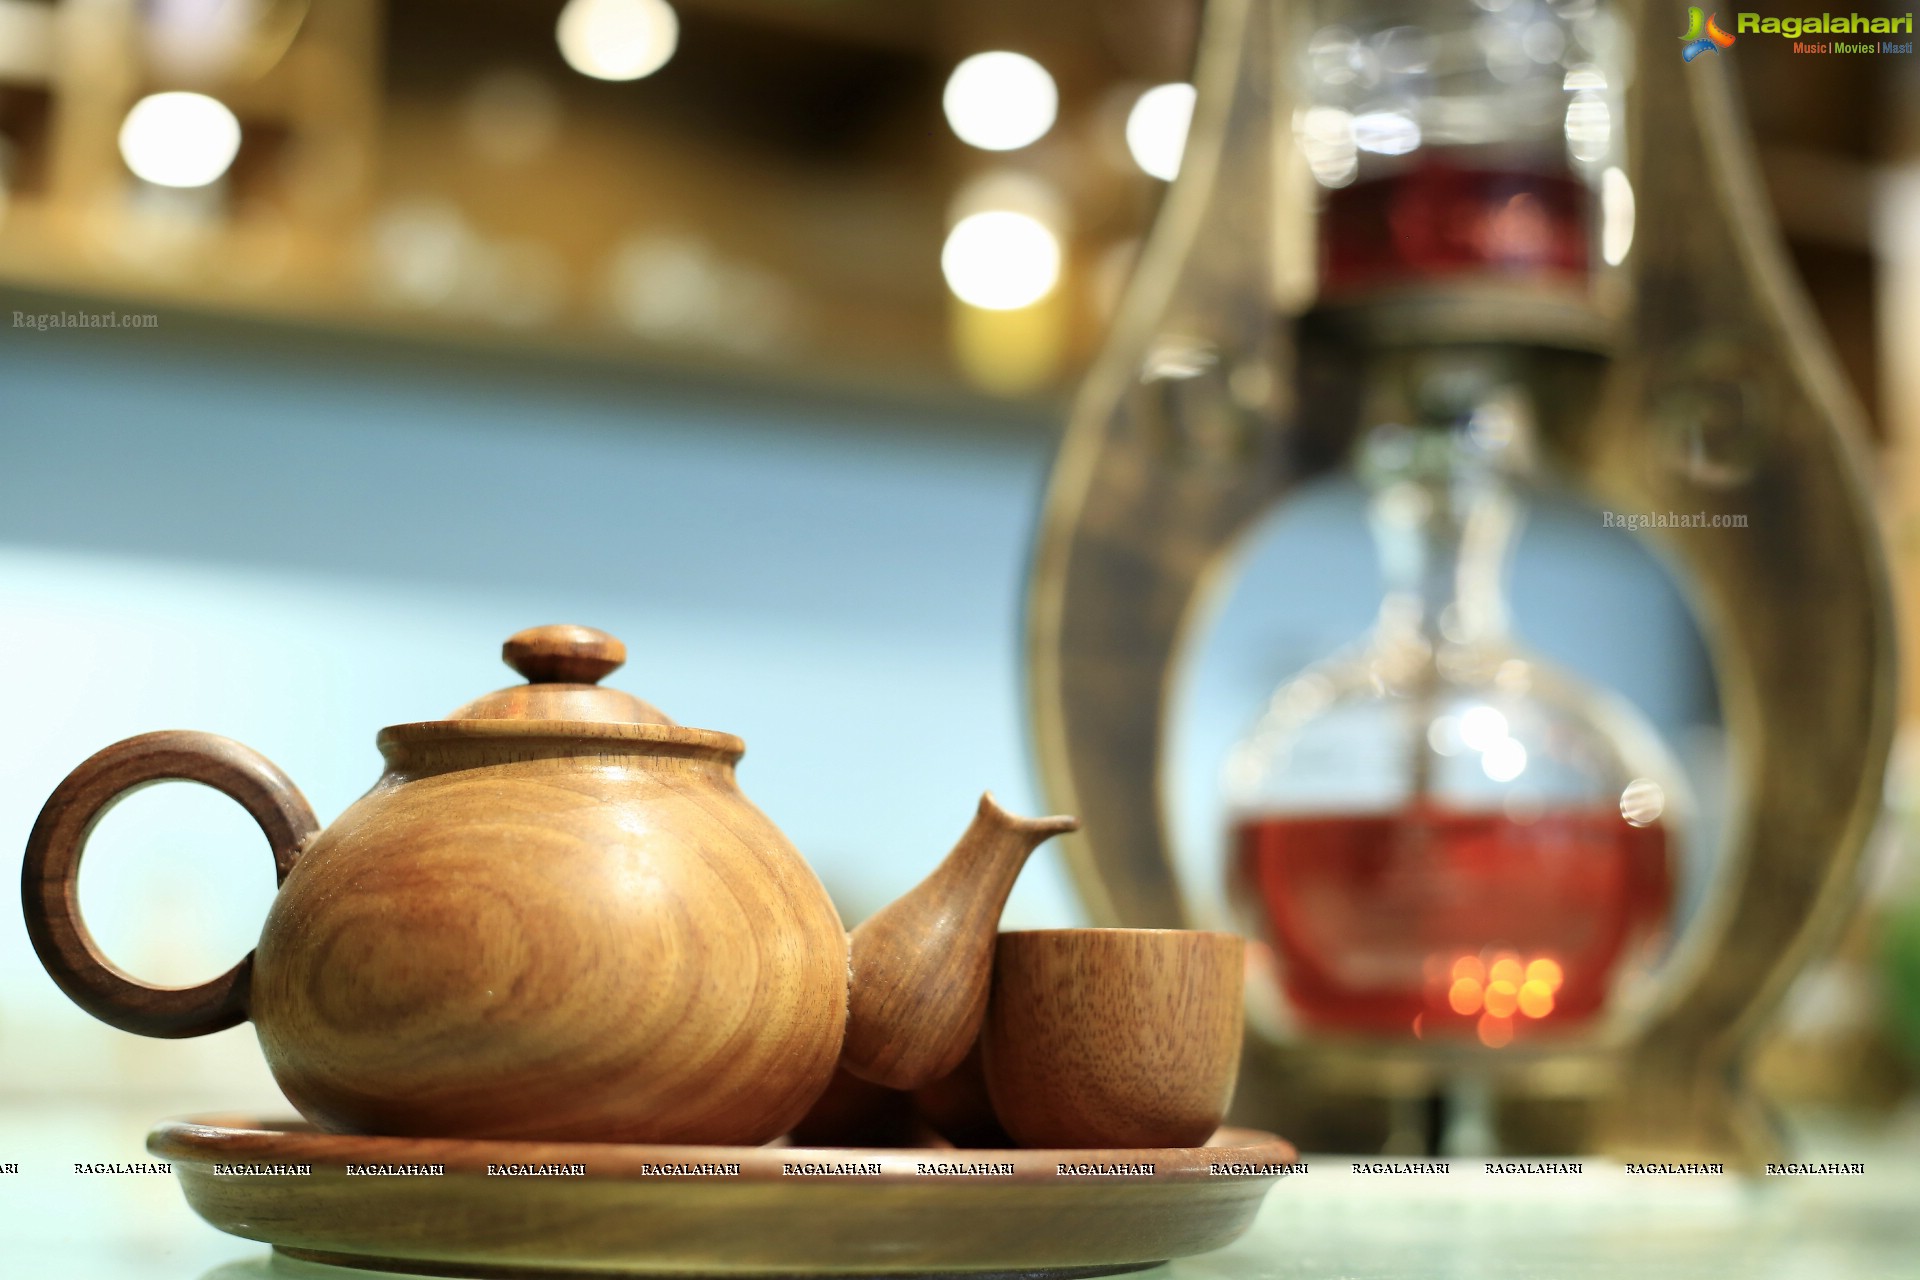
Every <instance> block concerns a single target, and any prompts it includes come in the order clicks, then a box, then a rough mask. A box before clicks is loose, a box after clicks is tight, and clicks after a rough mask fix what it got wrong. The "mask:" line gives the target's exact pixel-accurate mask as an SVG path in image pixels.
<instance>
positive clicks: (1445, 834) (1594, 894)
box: [1235, 805, 1672, 1044]
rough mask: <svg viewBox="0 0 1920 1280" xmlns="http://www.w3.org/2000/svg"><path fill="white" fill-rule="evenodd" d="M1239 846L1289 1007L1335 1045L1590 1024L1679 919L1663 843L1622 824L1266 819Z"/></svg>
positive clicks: (1441, 815) (1610, 818)
mask: <svg viewBox="0 0 1920 1280" xmlns="http://www.w3.org/2000/svg"><path fill="white" fill-rule="evenodd" d="M1235 839H1236V844H1237V847H1238V865H1239V873H1240V875H1241V876H1242V877H1243V878H1244V881H1243V883H1244V887H1245V888H1246V890H1248V891H1249V893H1250V896H1251V898H1252V900H1253V901H1254V903H1255V904H1257V907H1258V910H1259V914H1260V916H1261V923H1262V924H1263V925H1264V928H1265V931H1266V933H1267V936H1268V938H1269V940H1270V941H1271V942H1272V943H1273V945H1274V947H1275V949H1276V951H1277V952H1278V955H1279V958H1280V961H1281V966H1282V970H1283V974H1282V976H1283V981H1284V985H1285V989H1286V993H1287V995H1288V997H1289V999H1290V1000H1291V1002H1292V1004H1293V1006H1294V1008H1295V1009H1296V1010H1297V1011H1298V1013H1299V1015H1300V1017H1301V1018H1302V1020H1303V1021H1305V1022H1306V1023H1308V1024H1309V1025H1312V1026H1315V1027H1318V1028H1323V1029H1327V1030H1338V1031H1353V1032H1367V1033H1381V1032H1386V1033H1392V1034H1396V1035H1399V1034H1407V1033H1409V1032H1411V1033H1413V1034H1419V1035H1422V1036H1429V1035H1434V1034H1436V1033H1438V1034H1465V1035H1473V1034H1476V1033H1478V1034H1479V1036H1480V1038H1481V1039H1482V1040H1483V1041H1485V1042H1487V1043H1489V1044H1495V1043H1505V1042H1506V1040H1507V1039H1509V1038H1511V1037H1512V1035H1513V1034H1514V1033H1515V1032H1516V1031H1525V1030H1529V1029H1531V1028H1542V1029H1544V1028H1547V1027H1555V1028H1564V1027H1571V1026H1574V1025H1577V1024H1579V1023H1581V1022H1584V1021H1586V1020H1587V1019H1589V1018H1591V1017H1592V1016H1593V1015H1594V1014H1595V1013H1596V1012H1597V1011H1598V1010H1599V1009H1600V1008H1601V1006H1602V1004H1603V1003H1604V1002H1605V1000H1606V997H1607V993H1608V991H1609V990H1610V988H1611V985H1612V981H1613V978H1614V976H1615V971H1616V969H1617V968H1618V966H1619V964H1620V962H1621V960H1622V959H1623V958H1624V957H1625V956H1626V955H1627V954H1628V953H1629V952H1630V951H1631V950H1632V949H1633V948H1634V947H1636V946H1637V945H1639V944H1641V943H1643V942H1645V941H1646V940H1648V939H1649V938H1650V937H1651V936H1652V935H1654V934H1655V933H1656V932H1657V931H1658V930H1659V929H1660V927H1661V926H1662V925H1663V924H1664V923H1665V921H1666V918H1667V914H1668V911H1669V910H1670V908H1671V904H1672V887H1671V884H1670V882H1669V878H1668V873H1667V833H1666V831H1665V830H1664V829H1663V828H1662V827H1661V826H1660V825H1658V824H1657V823H1656V824H1654V825H1651V826H1645V827H1636V826H1633V825H1631V824H1629V823H1628V822H1626V821H1625V820H1624V819H1623V818H1622V817H1621V816H1620V814H1619V812H1618V811H1617V810H1613V809H1600V808H1591V809H1589V808H1578V809H1562V810H1558V811H1554V810H1549V811H1546V812H1544V813H1542V814H1540V815H1538V816H1537V817H1532V818H1531V820H1529V821H1521V820H1516V819H1515V818H1513V817H1510V816H1508V815H1507V814H1506V813H1505V812H1502V811H1499V810H1491V811H1479V810H1458V809H1450V808H1445V807H1441V806H1436V805H1419V806H1414V807H1412V808H1409V809H1407V810H1404V811H1401V812H1395V813H1359V814H1303V815H1285V816H1269V817H1255V818H1251V819H1247V820H1243V821H1242V822H1240V823H1239V824H1238V825H1237V827H1236V830H1235ZM1416 1019H1417V1020H1418V1021H1416Z"/></svg>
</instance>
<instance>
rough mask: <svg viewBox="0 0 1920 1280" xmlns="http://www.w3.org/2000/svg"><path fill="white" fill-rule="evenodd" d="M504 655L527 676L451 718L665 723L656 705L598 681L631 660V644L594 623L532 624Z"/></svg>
mask: <svg viewBox="0 0 1920 1280" xmlns="http://www.w3.org/2000/svg"><path fill="white" fill-rule="evenodd" d="M500 657H501V658H502V659H503V660H504V661H505V662H506V664H507V665H508V666H510V667H512V668H513V669H514V670H515V671H518V672H519V673H520V674H521V675H523V676H525V677H526V678H527V683H525V684H516V685H509V686H507V687H506V688H504V689H496V690H494V691H493V692H492V693H489V694H485V695H483V696H481V697H478V698H475V699H474V700H473V701H472V702H469V703H467V704H466V705H465V706H463V707H460V708H458V709H457V710H455V711H454V712H453V714H452V715H450V716H449V717H447V718H448V719H450V720H571V721H574V722H576V723H578V722H586V723H590V724H662V725H671V724H673V723H674V722H673V720H672V719H670V718H669V717H668V716H667V715H666V714H665V713H664V712H662V711H661V710H660V709H659V708H658V707H656V706H654V705H653V704H652V703H650V702H643V701H641V700H640V699H639V698H636V697H634V696H633V695H632V694H630V693H627V692H626V691H625V690H622V689H602V688H601V687H600V685H599V681H600V680H601V679H602V678H603V677H605V676H607V675H609V674H611V673H612V672H613V671H615V670H616V669H618V668H619V666H620V665H621V664H622V663H624V662H625V661H626V660H627V646H625V645H624V644H621V643H620V641H619V640H617V639H615V638H614V637H613V636H610V635H608V634H607V633H606V632H604V631H596V630H594V629H593V628H592V627H576V626H567V625H559V626H550V627H529V628H528V629H527V630H525V631H521V632H518V633H516V634H515V635H512V636H510V637H508V639H507V642H506V643H505V644H503V645H501V646H500Z"/></svg>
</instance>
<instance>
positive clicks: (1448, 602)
mask: <svg viewBox="0 0 1920 1280" xmlns="http://www.w3.org/2000/svg"><path fill="white" fill-rule="evenodd" d="M1528 373H1529V370H1528V357H1527V356H1526V355H1525V354H1524V353H1523V352H1516V351H1510V350H1502V349H1496V348H1480V347H1447V346H1437V347H1425V348H1422V347H1411V348H1399V349H1389V350H1386V351H1383V352H1381V353H1380V354H1378V355H1376V357H1375V359H1374V363H1373V367H1372V370H1371V372H1370V374H1369V379H1368V394H1367V397H1366V410H1365V412H1366V415H1367V423H1366V424H1365V426H1364V428H1363V430H1362V433H1361V434H1360V436H1359V438H1358V442H1357V445H1356V450H1357V458H1358V466H1359V471H1360V474H1361V477H1362V479H1363V481H1364V482H1365V484H1366V485H1367V487H1368V489H1369V491H1370V495H1371V496H1370V506H1369V518H1370V521H1371V524H1372V527H1373V532H1374V536H1375V540H1376V544H1377V548H1378V554H1379V559H1380V567H1381V574H1382V578H1383V581H1384V584H1385V597H1384V599H1383V600H1382V602H1381V606H1380V613H1379V618H1378V621H1377V623H1376V624H1375V626H1374V628H1373V630H1372V632H1371V634H1369V635H1368V636H1367V637H1365V638H1364V639H1363V640H1361V641H1360V642H1359V643H1358V645H1356V646H1355V647H1353V648H1352V649H1351V650H1349V651H1347V652H1344V653H1341V654H1338V655H1336V656H1334V657H1332V658H1330V659H1328V660H1326V661H1324V662H1321V663H1319V664H1317V665H1315V666H1313V667H1312V668H1310V669H1308V670H1307V671H1305V672H1303V673H1301V674H1300V675H1298V676H1297V677H1295V678H1293V679H1291V680H1289V681H1287V682H1286V683H1285V684H1283V685H1282V686H1281V687H1280V689H1279V690H1278V691H1277V692H1276V693H1275V694H1274V695H1273V698H1272V701H1271V703H1270V705H1269V707H1268V708H1267V710H1266V712H1265V714H1264V716H1262V717H1261V718H1260V720H1259V722H1258V723H1257V725H1256V726H1255V728H1254V729H1253V730H1252V732H1251V733H1250V734H1249V735H1248V736H1247V737H1246V738H1245V740H1244V741H1242V742H1241V743H1240V744H1239V745H1238V746H1237V747H1236V748H1235V750H1234V751H1233V753H1232V756H1231V758H1230V761H1229V764H1228V767H1227V771H1226V789H1227V804H1228V812H1229V823H1230V842H1231V847H1232V851H1233V852H1232V868H1233V869H1232V873H1231V879H1232V886H1231V887H1232V891H1233V893H1234V896H1235V899H1236V901H1237V903H1238V904H1239V907H1240V910H1241V912H1242V914H1243V916H1244V920H1243V923H1244V925H1245V928H1246V931H1247V932H1248V934H1249V935H1250V936H1253V937H1257V938H1263V939H1265V940H1267V941H1268V942H1269V943H1270V944H1271V946H1272V951H1273V955H1274V958H1275V962H1276V964H1277V967H1278V975H1277V976H1278V978H1279V980H1280V985H1281V988H1282V990H1283V991H1284V993H1285V996H1286V1000H1287V1004H1288V1006H1289V1008H1290V1009H1291V1011H1292V1013H1293V1015H1294V1016H1295V1017H1296V1018H1297V1019H1298V1022H1299V1024H1300V1026H1301V1029H1302V1030H1306V1031H1310V1032H1313V1033H1316V1034H1328V1033H1331V1034H1335V1035H1358V1036H1366V1037H1394V1038H1403V1037H1419V1038H1422V1039H1428V1040H1432V1039H1448V1038H1452V1039H1456V1040H1458V1039H1465V1040H1466V1041H1468V1042H1469V1043H1471V1042H1472V1041H1474V1040H1476V1039H1477V1040H1478V1042H1479V1043H1480V1044H1482V1045H1485V1046H1487V1047H1489V1048H1500V1047H1504V1046H1506V1045H1507V1044H1509V1043H1512V1042H1514V1041H1516V1040H1521V1039H1525V1038H1532V1037H1537V1036H1540V1035H1543V1034H1549V1033H1553V1032H1556V1031H1564V1030H1573V1029H1576V1028H1585V1027H1587V1026H1589V1025H1590V1024H1591V1023H1592V1022H1593V1021H1594V1020H1595V1019H1596V1017H1597V1016H1598V1015H1601V1014H1602V1013H1603V1012H1605V1011H1607V1010H1608V1009H1609V1008H1610V1006H1611V1005H1612V1004H1613V1003H1614V1002H1615V1001H1614V997H1615V995H1616V993H1617V992H1618V991H1619V990H1620V989H1621V986H1622V984H1623V983H1625V982H1628V981H1629V980H1630V979H1631V978H1632V977H1633V976H1634V975H1635V974H1637V973H1640V972H1643V971H1644V970H1645V969H1646V968H1647V967H1648V965H1649V962H1650V961H1651V960H1652V959H1653V958H1655V957H1656V956H1657V955H1658V953H1659V950H1660V946H1661V943H1662V940H1663V939H1664V936H1665V931H1666V928H1667V925H1668V923H1669V919H1670V914H1671V910H1672V903H1673V881H1674V876H1673V871H1672V868H1673V866H1674V865H1676V859H1677V855H1678V843H1679V839H1680V831H1679V825H1680V814H1681V811H1682V810H1683V809H1684V803H1683V801H1682V797H1681V792H1680V786H1681V784H1680V781H1679V775H1678V773H1677V770H1676V769H1675V767H1674V765H1673V763H1672V761H1671V759H1670V757H1669V755H1668V753H1667V752H1666V750H1665V749H1664V747H1663V746H1662V745H1661V743H1660V741H1659V739H1658V737H1657V735H1656V734H1655V732H1654V730H1653V729H1652V728H1651V727H1650V726H1649V725H1648V724H1647V723H1646V722H1645V720H1644V719H1643V718H1642V717H1641V716H1640V715H1639V714H1638V713H1637V712H1635V711H1634V710H1633V709H1632V708H1631V707H1630V706H1628V705H1627V704H1626V703H1625V702H1623V701H1622V700H1620V699H1618V698H1616V697H1613V696H1611V695H1609V694H1608V693H1606V692H1605V691H1603V690H1600V689H1597V688H1594V687H1592V686H1591V685H1589V684H1587V683H1586V682H1584V681H1582V680H1580V679H1579V678H1577V677H1575V676H1573V675H1571V674H1570V673H1567V672H1565V671H1561V670H1559V669H1557V668H1555V667H1553V666H1552V665H1550V664H1548V663H1545V662H1542V661H1541V660H1540V659H1538V658H1537V657H1534V656H1532V655H1530V654H1528V653H1527V652H1525V651H1524V650H1523V649H1521V648H1520V647H1519V646H1517V645H1516V644H1515V642H1514V640H1513V638H1512V636H1511V634H1510V632H1509V628H1508V610H1507V606H1506V601H1505V598H1504V595H1503V582H1502V575H1503V569H1504V565H1505V560H1506V556H1507V549H1508V546H1509V543H1510V541H1511V539H1512V536H1513V533H1514V530H1515V528H1516V524H1517V518H1518V513H1519V505H1520V503H1519V497H1518V493H1517V486H1518V485H1519V484H1520V483H1521V482H1523V481H1524V478H1525V476H1526V474H1527V464H1528V458H1529V455H1530V452H1531V443H1532V437H1533V421H1532V417H1533V415H1532V407H1531V397H1530V394H1529V390H1528V380H1529V379H1528Z"/></svg>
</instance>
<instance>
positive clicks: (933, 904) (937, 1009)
mask: <svg viewBox="0 0 1920 1280" xmlns="http://www.w3.org/2000/svg"><path fill="white" fill-rule="evenodd" d="M1079 826H1080V820H1079V819H1078V818H1068V817H1052V818H1021V817H1017V816H1015V815H1014V814H1011V813H1008V812H1007V811H1006V810H1005V809H1002V808H1001V807H1000V805H999V804H998V803H997V802H996V801H995V800H994V798H993V793H992V792H988V793H987V794H985V795H983V796H981V797H980V807H979V809H978V811H976V812H975V814H974V817H973V823H972V825H971V826H969V827H968V828H967V831H966V834H965V835H963V836H961V837H960V843H958V844H956V845H955V846H954V847H953V851H952V852H950V853H949V854H947V856H946V858H945V859H944V860H943V861H942V862H941V863H940V865H939V866H938V867H936V868H934V871H933V874H932V875H930V876H928V877H927V878H926V879H925V880H923V881H921V882H920V884H919V885H917V886H916V887H914V888H913V889H911V890H909V891H908V892H907V894H906V895H905V896H904V897H902V898H900V899H898V900H897V901H895V902H892V903H890V904H888V905H887V906H885V907H883V908H881V909H880V910H879V911H878V912H877V913H875V914H874V916H873V917H872V918H871V919H869V920H868V921H867V922H866V923H864V924H862V925H861V926H860V927H859V928H858V929H855V930H854V931H853V937H852V953H853V960H852V964H853V979H852V986H851V988H850V990H849V994H848V1000H847V1038H846V1042H845V1044H844V1046H843V1047H842V1049H841V1051H840V1062H841V1065H842V1066H844V1067H846V1068H847V1070H849V1071H851V1072H852V1073H853V1074H855V1075H857V1076H859V1077H861V1078H862V1079H864V1080H870V1081H872V1082H874V1083H875V1084H882V1085H886V1086H888V1087H890V1088H894V1089H917V1088H919V1087H920V1086H921V1085H923V1084H926V1083H928V1082H929V1081H933V1080H937V1079H939V1078H940V1077H941V1076H944V1075H946V1074H948V1073H949V1072H951V1071H953V1070H954V1068H956V1067H958V1066H959V1065H960V1061H961V1059H963V1058H965V1057H966V1056H967V1050H968V1049H969V1048H971V1047H972V1045H973V1041H974V1038H975V1037H976V1036H977V1035H979V1033H980V1023H981V1020H982V1019H983V1018H984V1017H985V1015H986V1011H987V988H988V985H989V983H990V980H991V979H992V976H993V947H994V939H995V937H996V935H997V934H998V932H999V928H1000V911H1001V909H1002V908H1003V907H1005V906H1006V904H1007V895H1008V894H1009V893H1011V892H1012V891H1013V882H1014V881H1015V880H1016V879H1017V878H1019V875H1020V870H1021V868H1022V867H1024V866H1026V864H1027V858H1028V857H1029V856H1030V855H1031V854H1032V853H1033V851H1034V850H1035V849H1037V848H1039V847H1040V846H1041V845H1042V844H1043V843H1045V842H1046V841H1047V840H1048V839H1050V838H1051V837H1053V836H1056V835H1059V834H1061V833H1062V832H1066V831H1074V830H1077V829H1078V828H1079Z"/></svg>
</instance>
